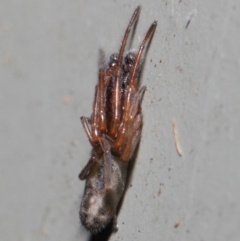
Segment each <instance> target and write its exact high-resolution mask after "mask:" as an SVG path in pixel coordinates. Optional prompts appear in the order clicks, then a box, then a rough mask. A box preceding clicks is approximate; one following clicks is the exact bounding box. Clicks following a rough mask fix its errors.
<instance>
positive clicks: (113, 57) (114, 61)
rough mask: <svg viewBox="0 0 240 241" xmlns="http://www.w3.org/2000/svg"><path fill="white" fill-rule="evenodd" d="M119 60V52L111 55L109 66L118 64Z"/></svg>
mask: <svg viewBox="0 0 240 241" xmlns="http://www.w3.org/2000/svg"><path fill="white" fill-rule="evenodd" d="M117 61H118V55H117V54H112V55H111V56H110V60H109V63H108V65H109V67H114V66H116V64H117Z"/></svg>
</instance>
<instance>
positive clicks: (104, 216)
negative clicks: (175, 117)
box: [79, 6, 157, 233]
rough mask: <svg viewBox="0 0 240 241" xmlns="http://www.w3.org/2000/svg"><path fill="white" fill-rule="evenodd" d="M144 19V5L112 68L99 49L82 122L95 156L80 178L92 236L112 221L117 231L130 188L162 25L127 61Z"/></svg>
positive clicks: (85, 222)
mask: <svg viewBox="0 0 240 241" xmlns="http://www.w3.org/2000/svg"><path fill="white" fill-rule="evenodd" d="M139 14H140V6H138V7H137V8H136V10H135V11H134V13H133V15H132V18H131V20H130V22H129V24H128V27H127V29H126V31H125V34H124V37H123V40H122V43H121V47H120V50H119V53H118V54H112V55H111V57H110V60H109V62H108V65H107V64H106V63H105V61H104V59H105V56H104V53H103V51H102V50H100V61H99V71H98V84H97V86H96V88H95V99H94V103H93V112H92V115H91V117H90V118H87V117H83V116H82V117H81V118H80V119H81V122H82V125H83V128H84V131H85V132H86V135H87V137H88V139H89V142H90V144H91V145H92V153H91V157H90V159H89V161H88V163H87V164H86V166H85V167H84V168H83V170H82V171H81V173H80V174H79V178H80V180H84V179H85V180H86V183H85V190H84V194H83V197H82V202H81V206H80V211H79V216H80V220H81V222H82V224H83V225H84V226H85V228H86V229H87V230H89V231H90V232H91V233H97V232H100V231H101V230H103V229H104V228H105V227H106V226H107V225H108V224H109V223H110V222H113V225H114V227H116V225H117V215H116V210H117V207H118V203H119V201H120V199H121V197H122V195H123V192H124V189H125V184H126V177H127V169H128V162H129V160H130V159H131V157H132V155H133V153H134V151H135V149H136V146H137V145H138V143H139V141H140V137H141V130H142V122H143V116H142V113H141V101H142V98H143V95H144V92H145V90H146V87H145V86H143V87H141V88H139V79H140V70H141V67H142V66H141V57H142V54H143V50H144V47H145V46H146V45H148V44H149V42H150V40H151V38H152V36H153V34H154V31H155V29H156V26H157V22H156V21H154V22H153V23H152V25H151V26H150V28H149V29H148V31H147V33H146V35H145V37H144V39H143V41H142V44H141V45H140V48H139V49H138V51H129V52H128V53H127V54H126V56H125V57H123V55H124V51H125V47H126V45H127V41H128V38H129V34H130V32H131V30H132V29H134V28H135V26H136V23H137V20H138V18H139Z"/></svg>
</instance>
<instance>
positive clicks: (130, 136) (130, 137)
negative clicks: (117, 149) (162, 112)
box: [121, 86, 146, 161]
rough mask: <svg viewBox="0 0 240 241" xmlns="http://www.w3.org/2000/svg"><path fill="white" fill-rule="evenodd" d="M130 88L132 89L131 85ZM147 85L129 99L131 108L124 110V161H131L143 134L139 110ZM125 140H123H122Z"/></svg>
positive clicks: (122, 158) (122, 154)
mask: <svg viewBox="0 0 240 241" xmlns="http://www.w3.org/2000/svg"><path fill="white" fill-rule="evenodd" d="M128 89H132V88H131V87H129V88H128ZM145 89H146V87H145V86H143V87H142V88H141V89H140V90H138V91H137V92H136V93H135V94H134V95H133V97H132V99H131V100H130V99H129V100H128V99H127V101H126V102H128V104H126V105H129V108H126V109H125V110H124V111H126V112H125V113H124V116H126V117H125V118H124V119H123V121H125V122H126V126H127V127H126V128H127V130H126V135H125V140H124V142H123V143H125V145H124V147H123V149H122V153H121V160H122V161H129V159H130V158H131V156H132V153H133V152H134V150H135V148H136V146H137V144H138V142H139V140H140V136H141V128H142V114H140V113H139V114H137V113H138V110H139V108H140V106H141V101H142V97H143V94H144V91H145ZM122 141H123V140H122Z"/></svg>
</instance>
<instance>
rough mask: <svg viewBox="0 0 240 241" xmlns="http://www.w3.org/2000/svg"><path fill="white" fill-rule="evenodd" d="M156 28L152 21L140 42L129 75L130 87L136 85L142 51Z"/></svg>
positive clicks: (155, 23)
mask: <svg viewBox="0 0 240 241" xmlns="http://www.w3.org/2000/svg"><path fill="white" fill-rule="evenodd" d="M156 27H157V22H156V21H154V22H153V23H152V25H151V26H150V28H149V29H148V31H147V33H146V35H145V37H144V39H143V41H142V44H141V46H140V48H139V50H138V53H137V56H136V60H135V63H134V66H133V69H132V72H131V75H130V82H129V85H130V86H131V85H132V86H137V85H138V81H137V80H138V67H139V63H140V60H141V57H142V53H143V50H144V47H145V45H146V43H147V42H148V41H150V40H151V39H152V36H153V34H154V32H155V29H156Z"/></svg>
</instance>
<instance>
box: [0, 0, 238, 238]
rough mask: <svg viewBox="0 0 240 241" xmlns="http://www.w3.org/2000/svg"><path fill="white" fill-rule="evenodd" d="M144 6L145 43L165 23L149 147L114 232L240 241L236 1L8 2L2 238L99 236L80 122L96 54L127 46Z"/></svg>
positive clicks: (145, 79) (2, 45)
mask: <svg viewBox="0 0 240 241" xmlns="http://www.w3.org/2000/svg"><path fill="white" fill-rule="evenodd" d="M139 4H140V5H142V12H141V16H140V21H139V23H138V27H137V31H136V35H135V41H134V45H135V46H136V47H137V46H138V45H139V43H140V42H141V40H142V38H143V36H144V34H145V32H146V30H147V28H148V27H149V26H150V24H151V23H152V21H153V20H157V21H158V27H157V30H156V33H155V36H154V39H153V41H152V44H151V47H150V49H149V52H148V56H147V59H146V63H145V69H144V73H143V76H142V84H143V85H147V87H148V89H147V92H146V93H145V97H144V101H143V113H144V127H143V133H142V141H141V145H140V147H139V152H138V158H137V161H136V164H135V168H134V172H133V175H132V180H131V187H129V189H128V190H127V193H126V196H125V200H124V203H123V205H122V209H121V211H120V214H119V217H118V223H119V231H118V232H117V233H115V234H113V235H112V236H111V238H110V240H151V241H158V240H163V241H165V240H170V241H171V240H178V241H180V240H182V241H185V240H191V241H203V240H213V241H215V240H218V241H223V240H228V241H229V240H231V241H233V240H234V241H238V240H240V190H239V185H240V121H239V120H240V94H239V92H240V41H239V39H240V36H239V35H240V31H239V28H240V1H237V0H235V1H234V0H230V1H224V0H203V1H189V0H182V1H179V0H165V1H155V0H152V1H135V0H134V1H131V2H130V1H125V0H124V1H119V0H118V1H110V0H107V1H84V0H70V1H63V0H58V1H57V0H52V1H47V0H41V1H40V0H39V1H37V0H35V1H32V0H22V1H17V0H7V1H1V2H0V53H1V54H0V78H1V79H0V108H1V118H0V133H1V134H0V147H1V151H0V171H1V175H0V194H1V198H0V240H4V241H15V240H18V241H30V240H37V241H44V240H50V241H54V240H68V241H76V240H88V239H89V235H88V233H87V232H86V231H85V230H84V228H83V227H81V225H80V224H79V220H78V209H79V203H80V199H81V196H82V192H83V188H84V182H80V181H79V180H78V178H77V176H78V173H79V171H80V170H81V169H82V168H83V166H84V165H85V163H86V161H87V160H88V158H89V152H90V144H89V143H88V141H87V138H86V136H85V133H84V131H83V129H82V126H81V124H80V122H79V117H80V116H81V115H85V116H89V115H90V113H91V105H92V100H93V95H94V86H95V84H96V81H97V57H98V50H99V48H103V49H104V50H105V51H106V52H107V53H108V54H111V53H112V52H115V51H117V50H118V48H119V44H120V41H121V38H122V36H123V33H124V31H125V28H126V25H127V23H128V21H129V18H130V16H131V14H132V12H133V10H134V9H135V8H136V6H137V5H139ZM190 19H191V21H190V23H189V25H188V27H187V28H186V25H187V23H188V21H189V20H190ZM173 118H174V119H175V120H176V124H177V129H178V134H179V144H180V147H181V149H182V152H183V156H182V157H180V156H179V155H178V153H177V151H176V147H175V143H174V135H173V128H172V119H173ZM176 226H178V227H176Z"/></svg>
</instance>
